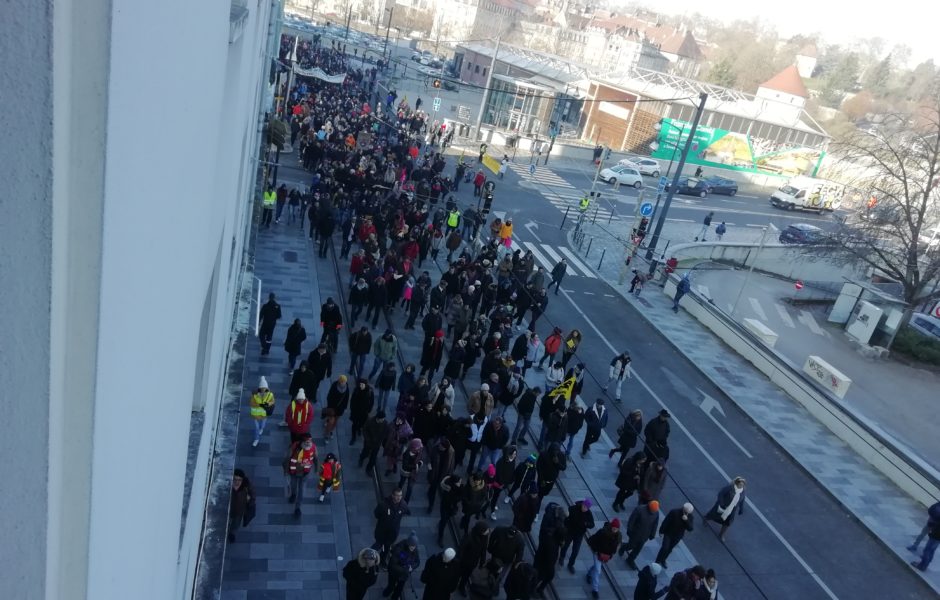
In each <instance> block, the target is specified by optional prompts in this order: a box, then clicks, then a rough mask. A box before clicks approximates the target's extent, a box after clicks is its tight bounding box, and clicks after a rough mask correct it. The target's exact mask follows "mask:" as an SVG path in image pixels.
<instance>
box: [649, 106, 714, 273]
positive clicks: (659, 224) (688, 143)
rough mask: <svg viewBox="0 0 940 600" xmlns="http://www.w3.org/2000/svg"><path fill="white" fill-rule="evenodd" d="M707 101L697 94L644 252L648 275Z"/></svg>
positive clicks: (654, 263) (652, 266)
mask: <svg viewBox="0 0 940 600" xmlns="http://www.w3.org/2000/svg"><path fill="white" fill-rule="evenodd" d="M707 100H708V94H706V93H704V92H703V93H701V94H699V103H698V108H696V110H695V118H694V119H692V128H691V129H690V130H689V137H688V138H687V139H686V140H685V146H684V147H683V148H682V155H681V156H680V157H679V166H678V167H676V174H675V175H674V176H673V178H672V185H670V186H669V192H668V193H667V194H666V201H665V202H663V211H662V213H660V215H659V218H658V219H657V220H656V228H655V229H654V230H653V237H652V238H650V243H649V246H648V247H647V250H646V259H647V260H649V261H650V271H649V272H650V275H652V274H653V272H655V271H656V263H657V260H656V259H655V258H653V257H654V256H655V254H656V244H657V243H658V242H659V236H660V234H661V233H662V231H663V225H664V224H665V223H666V215H667V214H668V213H669V206H670V205H671V204H672V197H673V196H674V195H675V193H676V190H677V189H679V177H680V176H681V175H682V168H683V167H684V166H685V161H686V159H687V158H688V156H689V150H690V149H691V148H692V140H694V139H695V131H696V130H697V129H698V124H699V121H701V120H702V113H704V112H705V102H706V101H707Z"/></svg>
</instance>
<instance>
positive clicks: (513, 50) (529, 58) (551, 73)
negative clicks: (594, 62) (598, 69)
mask: <svg viewBox="0 0 940 600" xmlns="http://www.w3.org/2000/svg"><path fill="white" fill-rule="evenodd" d="M457 47H458V48H466V49H467V50H470V51H471V52H475V53H477V54H482V55H484V56H493V50H494V46H490V45H488V44H481V43H479V42H464V43H460V44H457ZM496 59H497V60H498V61H499V62H503V63H506V64H508V65H512V66H513V67H516V68H519V69H522V70H524V71H529V72H531V73H532V74H534V75H541V76H542V77H544V78H546V79H553V80H555V81H559V82H561V83H563V84H565V83H569V84H570V83H574V82H575V81H581V80H584V79H588V78H590V77H591V72H590V71H589V70H588V68H587V67H585V66H584V65H580V64H577V63H573V62H572V61H570V60H568V59H566V58H563V57H561V56H555V55H553V54H543V53H541V52H535V51H532V50H526V49H524V48H519V47H518V46H512V45H509V44H505V43H503V44H500V46H499V55H498V56H497V57H496Z"/></svg>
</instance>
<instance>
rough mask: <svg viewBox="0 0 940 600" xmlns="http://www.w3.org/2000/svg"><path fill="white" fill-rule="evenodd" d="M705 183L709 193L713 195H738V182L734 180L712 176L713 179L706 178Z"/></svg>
mask: <svg viewBox="0 0 940 600" xmlns="http://www.w3.org/2000/svg"><path fill="white" fill-rule="evenodd" d="M704 181H705V185H707V186H708V191H709V192H711V193H712V194H725V195H727V196H734V195H735V194H737V193H738V182H737V181H735V180H734V179H728V178H727V177H719V176H718V175H712V176H711V177H706V178H705V179H704Z"/></svg>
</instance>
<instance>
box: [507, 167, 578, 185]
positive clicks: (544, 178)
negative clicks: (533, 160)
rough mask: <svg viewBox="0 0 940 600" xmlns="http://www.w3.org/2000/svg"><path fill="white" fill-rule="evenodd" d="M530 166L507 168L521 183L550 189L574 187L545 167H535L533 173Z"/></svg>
mask: <svg viewBox="0 0 940 600" xmlns="http://www.w3.org/2000/svg"><path fill="white" fill-rule="evenodd" d="M531 167H532V165H527V164H524V163H523V164H516V163H510V165H509V168H510V169H512V170H513V172H515V173H516V175H518V176H519V177H520V178H521V179H522V180H523V181H531V182H533V183H540V184H542V185H547V186H550V187H558V188H571V189H574V186H573V185H571V184H570V183H568V182H567V181H565V180H564V179H563V178H562V177H561V176H559V175H558V174H556V173H555V172H554V171H552V170H551V169H549V168H548V167H545V166H536V167H535V171H534V172H532V170H531Z"/></svg>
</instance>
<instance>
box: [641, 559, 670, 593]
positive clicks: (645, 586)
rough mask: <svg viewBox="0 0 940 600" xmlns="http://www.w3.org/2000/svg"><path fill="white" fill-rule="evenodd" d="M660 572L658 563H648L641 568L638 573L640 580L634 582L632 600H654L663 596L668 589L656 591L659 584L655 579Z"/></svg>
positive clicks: (661, 570)
mask: <svg viewBox="0 0 940 600" xmlns="http://www.w3.org/2000/svg"><path fill="white" fill-rule="evenodd" d="M662 572H663V568H662V566H660V565H659V564H658V563H650V564H648V565H646V566H645V567H643V570H641V571H640V578H639V580H638V581H637V582H636V588H635V589H634V590H633V600H656V598H659V597H661V596H663V595H664V594H665V593H666V591H667V590H668V589H669V588H663V589H662V590H660V591H659V592H657V591H656V586H657V584H658V583H659V581H658V580H657V579H656V578H657V577H659V574H660V573H662Z"/></svg>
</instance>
